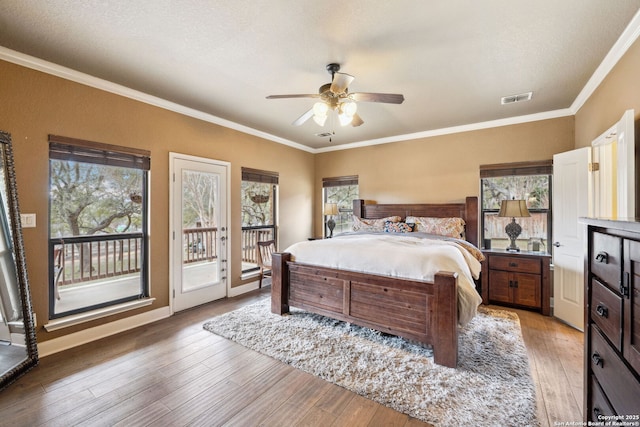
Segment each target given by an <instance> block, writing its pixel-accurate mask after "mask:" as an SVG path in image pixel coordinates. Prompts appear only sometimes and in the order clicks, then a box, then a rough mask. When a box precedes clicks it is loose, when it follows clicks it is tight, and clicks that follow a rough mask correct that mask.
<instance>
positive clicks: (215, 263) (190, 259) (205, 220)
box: [170, 153, 229, 311]
mask: <svg viewBox="0 0 640 427" xmlns="http://www.w3.org/2000/svg"><path fill="white" fill-rule="evenodd" d="M170 165H171V173H170V175H171V176H170V179H171V185H170V188H171V190H170V193H171V194H170V210H171V218H170V222H171V230H170V232H171V235H170V238H171V248H172V250H171V281H172V283H171V292H172V295H171V296H172V298H173V309H174V311H179V310H184V309H187V308H190V307H194V306H196V305H200V304H204V303H206V302H209V301H213V300H215V299H219V298H223V297H225V296H226V295H227V273H228V265H227V259H228V257H227V254H228V244H227V243H228V237H229V236H228V227H227V182H228V170H229V164H228V163H226V162H219V161H216V160H211V159H205V158H199V157H193V156H186V155H182V154H176V153H171V154H170Z"/></svg>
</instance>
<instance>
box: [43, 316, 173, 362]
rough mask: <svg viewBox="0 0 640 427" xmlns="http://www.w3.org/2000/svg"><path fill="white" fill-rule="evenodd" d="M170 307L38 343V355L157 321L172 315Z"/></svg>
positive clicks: (50, 353)
mask: <svg viewBox="0 0 640 427" xmlns="http://www.w3.org/2000/svg"><path fill="white" fill-rule="evenodd" d="M171 314H172V313H171V308H170V307H168V306H167V307H160V308H157V309H155V310H151V311H147V312H144V313H142V314H138V315H135V316H131V317H125V318H123V319H119V320H116V321H114V322H109V323H105V324H104V325H100V326H95V327H93V328H89V329H84V330H82V331H78V332H74V333H72V334H69V335H65V336H63V337H60V338H54V339H52V340H48V341H43V342H41V343H38V356H39V357H46V356H49V355H52V354H54V353H58V352H60V351H63V350H67V349H69V348H73V347H77V346H79V345H82V344H86V343H89V342H92V341H96V340H99V339H100V338H105V337H108V336H111V335H115V334H118V333H120V332H124V331H128V330H129V329H133V328H137V327H138V326H142V325H146V324H148V323H152V322H157V321H158V320H162V319H166V318H167V317H169V316H171Z"/></svg>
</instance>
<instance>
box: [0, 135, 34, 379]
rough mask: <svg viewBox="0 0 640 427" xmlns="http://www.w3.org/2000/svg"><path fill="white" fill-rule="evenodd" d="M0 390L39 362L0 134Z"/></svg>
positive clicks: (8, 151) (6, 144)
mask: <svg viewBox="0 0 640 427" xmlns="http://www.w3.org/2000/svg"><path fill="white" fill-rule="evenodd" d="M0 199H1V201H0V390H2V389H3V388H5V387H6V386H7V385H9V384H10V383H11V382H13V381H15V380H16V379H17V378H18V377H19V376H20V375H22V374H24V373H25V372H27V371H28V370H29V369H31V368H32V367H34V366H35V365H36V364H37V363H38V348H37V345H36V334H35V327H34V324H33V314H32V313H33V311H32V310H31V294H30V293H29V282H28V280H27V269H26V266H25V261H24V246H23V243H22V228H21V226H20V210H19V209H18V195H17V191H16V177H15V171H14V167H13V151H12V148H11V135H9V134H8V133H6V132H2V131H0Z"/></svg>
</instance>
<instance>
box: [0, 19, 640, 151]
mask: <svg viewBox="0 0 640 427" xmlns="http://www.w3.org/2000/svg"><path fill="white" fill-rule="evenodd" d="M639 36H640V11H638V12H637V13H636V14H635V16H634V17H633V19H632V20H631V22H630V23H629V25H628V26H627V28H625V30H624V31H623V32H622V34H621V35H620V37H619V38H618V40H617V41H616V43H615V44H614V45H613V47H612V48H611V50H610V51H609V53H607V55H606V56H605V58H604V59H603V61H602V62H601V63H600V65H599V66H598V68H597V69H596V71H595V72H594V73H593V75H592V76H591V78H590V79H589V81H588V82H587V84H586V85H585V86H584V88H583V89H582V91H580V93H579V94H578V96H577V97H576V99H575V100H574V101H573V103H572V104H571V106H570V107H569V108H566V109H561V110H554V111H548V112H543V113H536V114H530V115H526V116H518V117H511V118H506V119H499V120H490V121H486V122H479V123H472V124H468V125H461V126H453V127H448V128H441V129H433V130H429V131H424V132H417V133H411V134H405V135H395V136H390V137H385V138H379V139H372V140H365V141H359V142H354V143H350V144H343V145H336V146H333V147H324V148H311V147H307V146H306V145H302V144H300V143H297V142H294V141H290V140H288V139H285V138H281V137H279V136H276V135H272V134H270V133H267V132H263V131H260V130H257V129H253V128H251V127H248V126H244V125H241V124H239V123H236V122H232V121H230V120H226V119H222V118H220V117H217V116H214V115H212V114H209V113H205V112H202V111H199V110H196V109H193V108H189V107H185V106H184V105H180V104H177V103H175V102H171V101H167V100H165V99H162V98H158V97H156V96H153V95H149V94H146V93H144V92H140V91H137V90H134V89H131V88H128V87H126V86H122V85H119V84H116V83H112V82H109V81H107V80H103V79H100V78H97V77H94V76H91V75H88V74H85V73H81V72H79V71H76V70H72V69H70V68H67V67H63V66H61V65H57V64H54V63H51V62H48V61H45V60H43V59H39V58H36V57H33V56H30V55H26V54H23V53H20V52H17V51H14V50H11V49H8V48H5V47H3V46H0V59H2V60H5V61H7V62H11V63H14V64H18V65H22V66H24V67H27V68H31V69H34V70H38V71H42V72H43V73H47V74H51V75H54V76H57V77H60V78H63V79H66V80H71V81H74V82H76V83H80V84H83V85H86V86H90V87H94V88H96V89H100V90H104V91H107V92H110V93H114V94H116V95H121V96H124V97H126V98H130V99H134V100H136V101H140V102H144V103H146V104H150V105H153V106H156V107H160V108H163V109H166V110H169V111H173V112H176V113H179V114H183V115H185V116H189V117H193V118H196V119H199V120H203V121H205V122H209V123H213V124H216V125H219V126H223V127H226V128H229V129H233V130H236V131H238V132H242V133H246V134H249V135H253V136H256V137H259V138H262V139H266V140H269V141H273V142H276V143H278V144H283V145H286V146H289V147H292V148H296V149H298V150H302V151H306V152H308V153H312V154H318V153H326V152H330V151H340V150H349V149H353V148H360V147H367V146H370V145H380V144H390V143H393V142H400V141H407V140H412V139H420V138H429V137H434V136H441V135H449V134H453V133H460V132H470V131H474V130H480V129H488V128H492V127H500V126H508V125H513V124H521V123H526V122H533V121H539V120H546V119H551V118H558V117H566V116H570V115H575V114H576V113H577V112H578V110H579V109H580V108H581V107H582V106H583V105H584V103H585V102H586V101H587V99H589V97H590V96H591V95H592V94H593V92H594V91H595V90H596V89H597V87H598V86H599V85H600V83H602V81H603V80H604V79H605V77H606V76H607V75H608V74H609V73H610V72H611V70H612V69H613V67H614V66H615V65H616V64H617V63H618V61H619V60H620V58H622V56H623V55H624V54H625V53H626V52H627V50H628V49H629V47H630V46H631V45H632V44H633V43H634V42H635V41H636V39H637V38H638V37H639Z"/></svg>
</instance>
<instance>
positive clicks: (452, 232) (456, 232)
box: [405, 216, 465, 239]
mask: <svg viewBox="0 0 640 427" xmlns="http://www.w3.org/2000/svg"><path fill="white" fill-rule="evenodd" d="M405 221H406V222H413V223H415V224H416V231H420V232H423V233H429V234H437V235H440V236H446V237H455V238H456V239H461V238H463V237H464V224H465V223H464V220H463V219H462V218H432V217H427V216H408V217H407V218H406V219H405Z"/></svg>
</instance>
